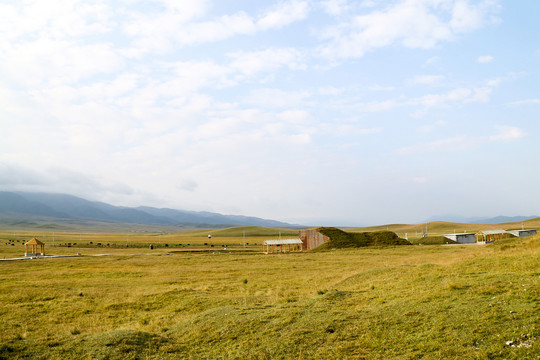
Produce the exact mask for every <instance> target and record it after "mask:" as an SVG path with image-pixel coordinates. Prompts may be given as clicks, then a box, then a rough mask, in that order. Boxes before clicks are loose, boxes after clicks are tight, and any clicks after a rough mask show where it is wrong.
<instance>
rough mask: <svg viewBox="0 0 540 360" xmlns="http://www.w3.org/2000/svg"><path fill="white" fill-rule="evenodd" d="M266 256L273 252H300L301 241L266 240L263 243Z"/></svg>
mask: <svg viewBox="0 0 540 360" xmlns="http://www.w3.org/2000/svg"><path fill="white" fill-rule="evenodd" d="M263 248H265V249H264V250H265V251H264V252H265V253H266V254H270V253H274V252H291V251H302V240H300V239H279V240H266V241H265V242H263Z"/></svg>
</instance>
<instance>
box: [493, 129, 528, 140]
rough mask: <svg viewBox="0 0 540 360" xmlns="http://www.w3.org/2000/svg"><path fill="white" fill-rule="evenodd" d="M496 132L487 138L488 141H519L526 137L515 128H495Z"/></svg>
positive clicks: (525, 134)
mask: <svg viewBox="0 0 540 360" xmlns="http://www.w3.org/2000/svg"><path fill="white" fill-rule="evenodd" d="M495 128H496V129H497V130H498V132H499V133H498V134H496V135H492V136H490V137H489V140H490V141H505V142H507V141H513V140H519V139H522V138H524V137H526V136H527V133H525V132H524V131H523V130H521V129H520V128H517V127H515V126H495Z"/></svg>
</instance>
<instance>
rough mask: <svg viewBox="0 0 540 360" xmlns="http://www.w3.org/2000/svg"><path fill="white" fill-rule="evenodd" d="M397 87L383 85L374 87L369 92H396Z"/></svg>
mask: <svg viewBox="0 0 540 360" xmlns="http://www.w3.org/2000/svg"><path fill="white" fill-rule="evenodd" d="M395 89H396V88H395V86H382V85H373V86H370V87H369V88H368V90H369V91H394V90H395Z"/></svg>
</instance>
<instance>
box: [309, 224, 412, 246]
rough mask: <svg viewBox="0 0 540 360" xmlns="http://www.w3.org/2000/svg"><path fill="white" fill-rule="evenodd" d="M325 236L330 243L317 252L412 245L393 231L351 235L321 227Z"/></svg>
mask: <svg viewBox="0 0 540 360" xmlns="http://www.w3.org/2000/svg"><path fill="white" fill-rule="evenodd" d="M317 231H318V232H320V233H321V234H323V235H326V236H328V237H329V238H330V241H328V242H326V243H324V244H322V245H320V246H318V247H317V248H316V249H315V250H318V251H321V250H328V249H334V248H336V249H342V248H355V247H364V246H373V245H379V246H384V245H411V243H410V242H408V241H407V240H404V239H401V238H399V236H397V234H396V233H394V232H392V231H374V232H362V233H350V232H345V231H343V230H340V229H338V228H335V227H320V228H318V229H317Z"/></svg>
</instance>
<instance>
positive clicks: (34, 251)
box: [24, 238, 45, 256]
mask: <svg viewBox="0 0 540 360" xmlns="http://www.w3.org/2000/svg"><path fill="white" fill-rule="evenodd" d="M29 246H30V248H31V251H30V252H28V247H29ZM39 255H41V256H43V255H45V244H44V243H43V242H41V241H39V240H38V239H36V238H33V239H32V240H30V241H28V242H27V243H26V244H24V256H39Z"/></svg>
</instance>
